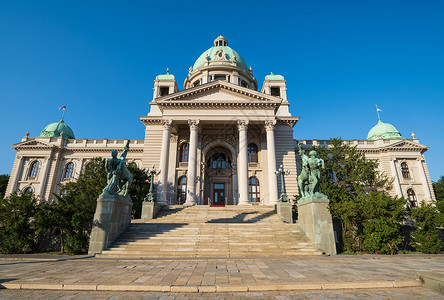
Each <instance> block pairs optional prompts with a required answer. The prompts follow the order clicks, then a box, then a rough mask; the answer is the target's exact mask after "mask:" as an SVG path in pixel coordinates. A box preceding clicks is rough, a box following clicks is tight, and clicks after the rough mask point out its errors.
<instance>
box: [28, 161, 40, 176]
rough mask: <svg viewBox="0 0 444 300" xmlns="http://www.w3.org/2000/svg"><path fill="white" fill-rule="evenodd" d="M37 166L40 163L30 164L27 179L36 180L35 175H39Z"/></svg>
mask: <svg viewBox="0 0 444 300" xmlns="http://www.w3.org/2000/svg"><path fill="white" fill-rule="evenodd" d="M39 166H40V163H39V162H38V160H36V161H35V162H33V163H32V165H31V168H30V169H29V177H30V178H36V177H37V174H38V173H39Z"/></svg>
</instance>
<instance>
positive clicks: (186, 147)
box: [180, 143, 190, 162]
mask: <svg viewBox="0 0 444 300" xmlns="http://www.w3.org/2000/svg"><path fill="white" fill-rule="evenodd" d="M189 155H190V144H189V143H183V144H182V146H180V162H188V158H189Z"/></svg>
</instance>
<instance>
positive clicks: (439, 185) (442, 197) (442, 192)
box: [433, 176, 444, 227]
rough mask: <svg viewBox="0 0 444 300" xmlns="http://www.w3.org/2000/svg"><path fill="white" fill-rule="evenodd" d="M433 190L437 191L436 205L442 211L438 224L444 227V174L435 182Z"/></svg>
mask: <svg viewBox="0 0 444 300" xmlns="http://www.w3.org/2000/svg"><path fill="white" fill-rule="evenodd" d="M433 191H434V192H435V198H436V207H437V208H438V211H439V213H440V215H439V221H438V225H439V226H441V227H444V176H441V178H439V180H438V181H437V182H434V183H433Z"/></svg>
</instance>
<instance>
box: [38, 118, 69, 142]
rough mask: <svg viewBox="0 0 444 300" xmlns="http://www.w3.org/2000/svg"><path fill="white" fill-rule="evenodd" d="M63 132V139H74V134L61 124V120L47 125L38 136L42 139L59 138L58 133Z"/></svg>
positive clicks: (63, 123)
mask: <svg viewBox="0 0 444 300" xmlns="http://www.w3.org/2000/svg"><path fill="white" fill-rule="evenodd" d="M62 132H63V137H64V138H65V139H75V137H74V132H73V131H72V129H71V128H70V127H69V126H68V125H66V124H65V122H63V119H62V120H60V121H58V122H56V123H52V124H49V125H48V126H46V127H45V129H43V130H42V132H40V136H42V137H60V133H62Z"/></svg>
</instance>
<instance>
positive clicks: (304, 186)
mask: <svg viewBox="0 0 444 300" xmlns="http://www.w3.org/2000/svg"><path fill="white" fill-rule="evenodd" d="M298 147H299V155H300V157H301V159H302V170H301V174H300V175H299V177H298V186H299V191H300V193H301V196H302V199H301V200H302V201H306V200H310V199H326V198H327V196H325V195H324V194H321V193H320V192H319V183H320V180H321V168H324V167H325V166H324V160H323V159H321V158H319V157H317V153H316V151H314V150H312V151H310V153H309V155H310V156H307V155H306V154H305V151H304V150H303V149H302V145H301V144H298Z"/></svg>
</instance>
